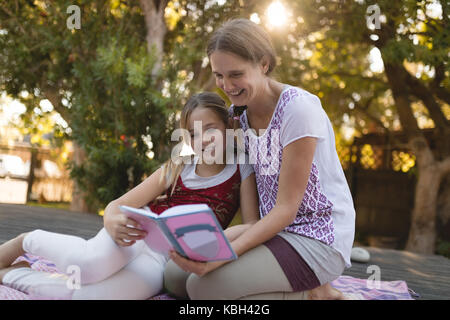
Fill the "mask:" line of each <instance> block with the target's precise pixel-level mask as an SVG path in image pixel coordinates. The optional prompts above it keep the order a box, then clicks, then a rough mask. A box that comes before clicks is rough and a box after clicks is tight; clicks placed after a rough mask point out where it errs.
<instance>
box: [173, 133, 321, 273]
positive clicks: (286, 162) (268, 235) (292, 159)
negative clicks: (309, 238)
mask: <svg viewBox="0 0 450 320" xmlns="http://www.w3.org/2000/svg"><path fill="white" fill-rule="evenodd" d="M316 140H317V139H316V138H312V137H305V138H301V139H299V140H296V141H294V142H292V143H290V144H289V145H287V146H286V147H285V148H284V149H283V157H282V163H281V171H280V177H279V183H278V194H277V200H276V204H275V206H274V207H273V208H272V210H271V211H270V212H269V213H268V214H267V215H266V216H264V218H262V219H261V220H259V221H257V222H256V223H255V224H252V225H251V226H250V227H249V228H248V229H246V230H245V231H244V232H243V233H242V234H241V235H240V236H238V237H237V238H236V239H235V240H234V241H232V242H231V246H232V247H233V249H234V251H235V252H236V254H237V255H238V256H241V255H242V254H244V253H245V252H247V251H248V250H250V249H253V248H255V247H257V246H258V245H260V244H262V243H264V242H266V241H267V240H270V239H272V238H273V237H274V236H275V235H276V234H277V233H278V232H280V231H282V230H283V229H284V228H285V227H287V226H288V225H290V224H291V223H292V222H293V221H294V219H295V217H296V215H297V211H298V208H299V207H300V204H301V202H302V199H303V195H304V193H305V190H306V185H307V183H308V178H309V175H310V172H311V166H312V161H313V158H314V152H315V149H316ZM171 258H172V259H173V260H174V262H175V263H177V264H178V265H179V266H180V267H181V268H182V269H183V270H186V271H189V272H193V273H195V274H197V275H204V274H206V273H208V272H210V271H212V270H214V269H216V268H218V267H220V266H221V265H223V264H224V262H220V263H217V262H212V263H201V262H195V261H191V260H188V259H185V258H183V257H182V256H180V255H179V254H177V253H176V252H172V253H171Z"/></svg>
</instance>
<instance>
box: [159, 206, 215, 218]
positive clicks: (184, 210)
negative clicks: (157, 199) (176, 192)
mask: <svg viewBox="0 0 450 320" xmlns="http://www.w3.org/2000/svg"><path fill="white" fill-rule="evenodd" d="M209 210H211V209H210V208H209V207H208V205H206V204H184V205H179V206H175V207H172V208H169V209H167V210H166V211H164V212H163V213H161V215H160V217H164V218H168V217H172V216H178V215H183V214H189V213H195V212H202V211H209Z"/></svg>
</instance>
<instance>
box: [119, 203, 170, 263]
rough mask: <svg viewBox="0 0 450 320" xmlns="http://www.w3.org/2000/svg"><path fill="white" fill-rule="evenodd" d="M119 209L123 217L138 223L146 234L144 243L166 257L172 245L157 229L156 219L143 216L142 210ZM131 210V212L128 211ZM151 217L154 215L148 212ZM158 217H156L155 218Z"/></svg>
mask: <svg viewBox="0 0 450 320" xmlns="http://www.w3.org/2000/svg"><path fill="white" fill-rule="evenodd" d="M123 207H124V208H121V210H122V211H123V213H125V215H126V216H127V217H129V218H131V219H133V220H135V221H136V222H138V223H139V224H140V225H141V227H142V229H144V230H145V231H146V232H147V236H146V237H145V238H144V241H145V243H146V244H147V245H148V246H149V247H150V248H151V249H152V250H153V251H155V252H158V253H161V254H164V255H166V256H167V255H168V253H169V250H170V249H172V245H171V244H170V242H169V241H168V240H167V238H166V236H165V235H164V233H163V232H162V231H161V229H160V228H159V225H158V222H157V219H154V218H152V217H151V216H150V215H144V214H143V212H144V213H146V210H144V209H136V208H131V207H125V206H123ZM130 209H133V210H130ZM149 214H151V215H155V216H156V214H154V213H152V212H149ZM156 217H158V216H156Z"/></svg>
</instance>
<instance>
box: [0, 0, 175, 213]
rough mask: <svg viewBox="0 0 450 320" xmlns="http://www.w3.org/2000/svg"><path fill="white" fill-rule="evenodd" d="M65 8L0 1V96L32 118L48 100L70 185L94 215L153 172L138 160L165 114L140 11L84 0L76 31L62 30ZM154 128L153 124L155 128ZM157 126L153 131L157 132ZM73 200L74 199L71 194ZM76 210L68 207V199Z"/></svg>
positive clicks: (156, 139)
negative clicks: (64, 127)
mask: <svg viewBox="0 0 450 320" xmlns="http://www.w3.org/2000/svg"><path fill="white" fill-rule="evenodd" d="M71 4H72V3H71V2H69V1H62V0H60V1H52V2H48V1H35V2H30V1H14V2H10V1H2V3H1V9H0V29H1V30H2V32H1V35H0V66H1V68H0V69H1V71H0V89H1V90H4V91H6V92H8V93H9V94H10V95H12V96H13V97H16V98H20V97H19V95H20V94H21V92H24V91H26V92H28V93H29V94H30V95H32V96H33V99H28V100H29V101H24V102H25V104H26V105H27V108H28V109H29V110H33V108H34V107H35V103H36V100H39V99H48V100H49V101H51V103H52V105H53V107H54V108H55V110H56V111H57V112H58V113H59V114H60V115H61V116H62V117H63V118H64V120H65V121H66V122H67V123H68V124H69V127H70V130H71V132H70V133H69V134H68V135H67V136H68V137H69V138H70V139H72V140H73V141H74V143H75V150H76V152H75V159H76V160H78V161H75V162H73V163H72V166H71V168H72V177H73V178H75V181H76V182H77V188H76V191H79V190H83V197H84V198H85V199H86V200H87V203H88V204H89V208H88V207H86V206H84V207H82V208H80V207H78V208H76V209H78V210H80V209H81V210H83V211H87V210H89V211H96V210H97V208H99V207H101V206H102V205H105V203H107V202H108V201H110V200H112V199H113V198H115V197H118V196H119V195H120V194H122V193H123V192H124V191H126V190H127V189H128V188H130V187H131V186H133V185H136V184H137V183H138V182H140V180H141V178H142V176H143V175H144V174H145V173H147V172H149V171H151V170H152V169H153V168H154V167H155V166H157V164H158V163H159V161H158V156H161V157H164V154H162V153H159V152H155V154H156V155H157V156H156V157H155V159H154V160H150V159H149V158H148V157H147V154H148V153H149V151H151V150H150V146H151V144H150V143H149V139H150V137H151V143H152V144H153V149H154V150H155V151H157V150H158V148H159V147H160V141H165V139H164V138H162V136H163V135H164V134H166V131H165V130H164V129H165V128H164V124H165V123H166V119H167V116H168V114H169V113H170V109H169V108H167V99H165V98H164V97H163V96H162V94H161V92H160V91H159V90H158V89H157V87H156V86H154V84H155V83H156V82H157V79H156V77H155V76H154V75H153V76H152V74H151V70H152V67H153V65H154V64H155V63H156V61H157V60H158V59H156V58H155V55H149V54H148V52H147V46H146V43H145V41H142V39H145V36H146V27H145V22H144V19H142V12H141V10H140V8H139V7H138V6H136V5H134V4H130V5H128V4H125V3H123V2H120V1H84V2H83V3H82V4H81V5H80V13H81V28H80V29H70V28H68V25H69V24H68V18H69V17H70V15H69V14H68V13H67V11H66V10H67V8H68V7H69V6H70V5H71ZM161 124H163V125H162V126H161ZM161 127H162V128H161ZM74 198H76V194H75V195H74ZM74 200H75V201H74V203H76V202H77V201H76V199H74Z"/></svg>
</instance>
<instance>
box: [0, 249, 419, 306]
mask: <svg viewBox="0 0 450 320" xmlns="http://www.w3.org/2000/svg"><path fill="white" fill-rule="evenodd" d="M23 260H25V261H28V262H29V263H30V264H31V268H32V269H34V270H40V271H47V272H55V273H59V271H58V270H57V269H56V267H55V265H54V264H53V263H52V262H51V261H48V260H45V259H43V258H41V257H37V256H32V255H29V254H26V255H24V256H21V257H19V258H18V259H17V260H16V261H23ZM331 285H332V286H333V287H335V288H336V289H339V290H340V291H341V292H343V293H344V294H345V295H346V296H347V297H348V298H349V299H355V300H413V298H412V297H411V294H410V290H409V289H408V286H407V284H406V282H405V281H401V280H399V281H379V282H377V283H368V282H367V280H365V279H357V278H353V277H349V276H341V277H339V278H338V279H336V280H335V281H333V282H332V283H331ZM32 299H33V298H32V297H31V296H29V295H28V294H26V293H23V292H20V291H17V290H14V289H12V288H9V287H6V286H2V285H0V300H32ZM171 299H173V298H172V297H170V296H169V295H167V294H161V295H157V296H155V297H151V298H150V300H171Z"/></svg>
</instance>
